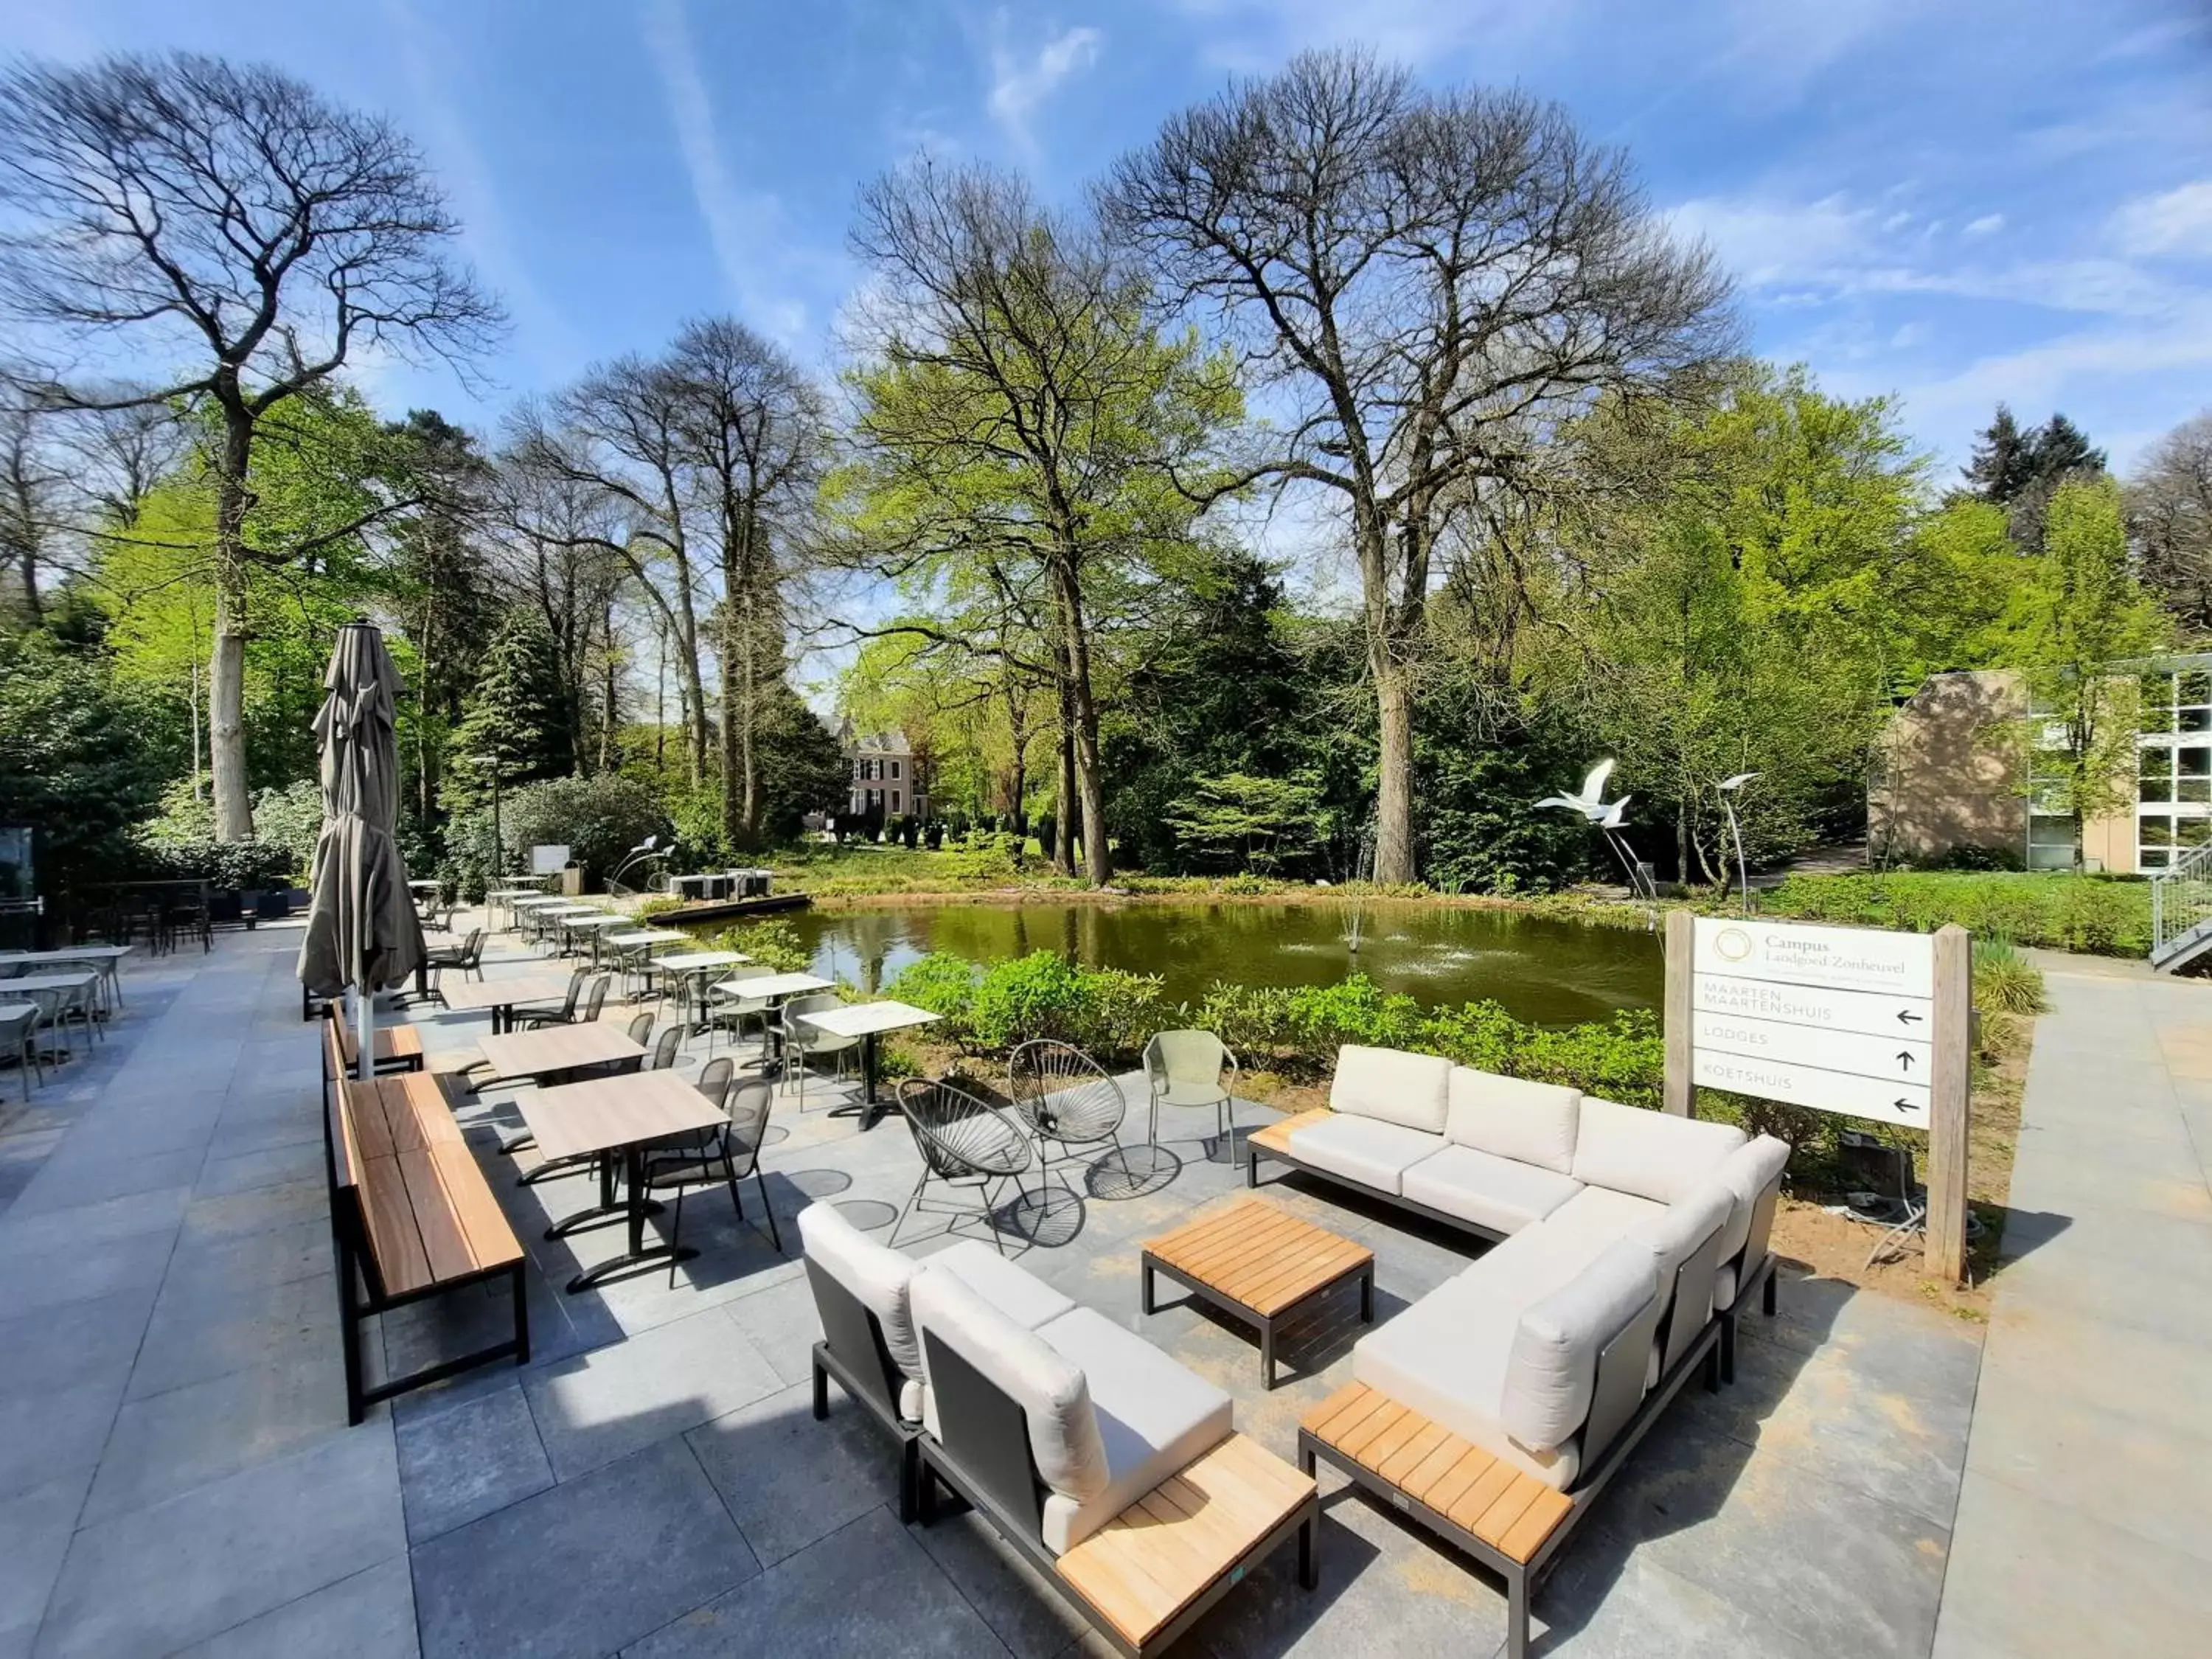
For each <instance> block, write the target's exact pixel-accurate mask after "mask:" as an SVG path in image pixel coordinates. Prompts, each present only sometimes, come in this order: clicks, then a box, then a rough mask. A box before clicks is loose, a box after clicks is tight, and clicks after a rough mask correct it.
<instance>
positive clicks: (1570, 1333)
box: [1498, 1239, 1659, 1451]
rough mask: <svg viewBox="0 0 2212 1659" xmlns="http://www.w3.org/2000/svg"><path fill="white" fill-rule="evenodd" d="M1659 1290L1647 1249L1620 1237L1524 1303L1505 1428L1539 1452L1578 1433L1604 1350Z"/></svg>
mask: <svg viewBox="0 0 2212 1659" xmlns="http://www.w3.org/2000/svg"><path fill="white" fill-rule="evenodd" d="M1658 1294H1659V1276H1658V1273H1656V1271H1655V1269H1654V1267H1653V1264H1652V1258H1651V1255H1650V1252H1649V1251H1647V1250H1645V1249H1642V1248H1640V1247H1639V1246H1638V1245H1637V1244H1636V1243H1632V1242H1631V1241H1629V1240H1627V1239H1623V1240H1621V1241H1620V1242H1619V1243H1614V1244H1611V1245H1608V1246H1607V1247H1606V1249H1604V1250H1603V1251H1602V1252H1601V1254H1600V1255H1599V1256H1598V1258H1597V1259H1596V1260H1595V1261H1593V1262H1591V1263H1590V1264H1589V1266H1588V1267H1584V1268H1583V1270H1582V1272H1580V1273H1577V1274H1576V1275H1575V1276H1574V1277H1573V1278H1572V1279H1569V1280H1568V1281H1567V1282H1566V1283H1565V1284H1564V1285H1560V1286H1559V1288H1558V1289H1557V1290H1555V1291H1552V1292H1551V1293H1550V1294H1549V1295H1547V1296H1545V1297H1541V1298H1539V1299H1538V1300H1537V1301H1536V1302H1534V1304H1531V1305H1530V1306H1529V1307H1528V1308H1527V1309H1525V1310H1523V1311H1522V1315H1521V1318H1520V1322H1519V1324H1518V1326H1517V1328H1516V1330H1515V1332H1514V1335H1513V1346H1512V1350H1511V1352H1510V1356H1509V1358H1508V1359H1507V1361H1506V1366H1505V1378H1504V1389H1503V1392H1502V1394H1501V1396H1500V1401H1499V1409H1498V1419H1499V1420H1500V1421H1501V1422H1502V1423H1503V1424H1504V1426H1505V1430H1506V1432H1507V1433H1509V1434H1510V1435H1511V1436H1512V1437H1514V1439H1515V1440H1516V1441H1517V1442H1519V1443H1521V1444H1522V1445H1523V1446H1527V1447H1528V1448H1530V1449H1532V1450H1538V1451H1542V1450H1548V1449H1551V1448H1552V1447H1553V1446H1556V1445H1558V1444H1559V1443H1560V1442H1562V1441H1564V1440H1566V1439H1569V1438H1571V1437H1573V1436H1574V1435H1576V1434H1577V1433H1578V1432H1580V1431H1581V1429H1582V1427H1583V1423H1584V1422H1585V1421H1586V1420H1587V1419H1589V1408H1590V1396H1591V1395H1592V1393H1593V1392H1594V1390H1595V1387H1596V1383H1597V1359H1598V1353H1599V1351H1600V1350H1601V1349H1602V1348H1603V1347H1604V1346H1605V1345H1606V1344H1607V1343H1608V1342H1610V1341H1612V1340H1613V1338H1615V1337H1616V1336H1618V1335H1620V1333H1621V1332H1622V1331H1624V1330H1626V1329H1627V1328H1628V1326H1629V1324H1630V1322H1632V1321H1633V1320H1634V1319H1635V1318H1636V1317H1637V1316H1638V1315H1639V1314H1642V1313H1644V1312H1645V1311H1646V1310H1649V1309H1650V1306H1651V1304H1652V1302H1653V1301H1654V1299H1655V1298H1656V1297H1657V1296H1658Z"/></svg>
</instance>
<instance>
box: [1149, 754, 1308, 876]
mask: <svg viewBox="0 0 2212 1659" xmlns="http://www.w3.org/2000/svg"><path fill="white" fill-rule="evenodd" d="M1194 783H1195V786H1196V787H1195V788H1194V793H1192V794H1191V795H1190V796H1189V797H1188V799H1183V800H1179V801H1176V802H1175V803H1174V804H1173V805H1171V806H1170V808H1169V809H1168V814H1167V825H1168V827H1169V828H1170V829H1172V830H1173V831H1174V832H1175V835H1176V840H1177V842H1180V843H1181V845H1182V848H1183V850H1184V851H1185V853H1186V854H1188V856H1189V858H1190V860H1191V861H1192V862H1193V863H1194V864H1195V865H1197V866H1200V868H1208V867H1210V868H1213V869H1224V868H1226V869H1233V870H1249V871H1253V872H1255V873H1258V874H1263V875H1273V874H1276V873H1278V872H1280V871H1282V870H1283V869H1284V868H1285V867H1286V866H1293V865H1297V864H1299V863H1302V862H1304V860H1306V859H1308V858H1309V857H1310V855H1311V854H1313V852H1314V851H1315V850H1316V848H1318V847H1319V846H1320V845H1321V844H1322V842H1324V841H1325V840H1326V839H1327V838H1328V829H1329V823H1328V814H1327V813H1326V812H1325V811H1324V810H1323V809H1322V795H1321V789H1320V787H1319V785H1318V784H1317V783H1316V781H1314V780H1313V779H1310V778H1306V777H1289V778H1255V777H1250V776H1248V775H1245V774H1243V773H1241V772H1231V773H1229V774H1227V775H1225V776H1222V777H1218V778H1199V779H1196V780H1194Z"/></svg>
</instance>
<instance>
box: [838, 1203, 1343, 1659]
mask: <svg viewBox="0 0 2212 1659" xmlns="http://www.w3.org/2000/svg"><path fill="white" fill-rule="evenodd" d="M799 1237H801V1239H802V1240H803V1241H804V1244H805V1261H806V1272H807V1277H808V1279H809V1280H810V1282H811V1285H812V1286H813V1291H814V1299H815V1305H816V1308H817V1311H818V1312H819V1314H820V1316H821V1319H822V1328H823V1340H821V1341H820V1342H818V1343H817V1344H816V1345H815V1346H814V1356H813V1358H814V1414H815V1416H816V1417H817V1419H821V1418H825V1417H826V1416H827V1415H828V1413H829V1386H828V1385H829V1378H830V1377H833V1376H834V1377H836V1379H837V1381H838V1383H839V1384H840V1385H841V1386H842V1388H843V1389H844V1390H845V1392H846V1393H847V1394H848V1395H850V1396H851V1397H852V1398H853V1399H854V1401H857V1402H858V1403H859V1404H860V1405H861V1406H862V1407H864V1408H865V1409H866V1410H867V1412H868V1413H870V1414H871V1415H872V1416H873V1417H874V1418H875V1419H877V1420H878V1422H879V1423H880V1424H882V1425H884V1427H885V1428H886V1429H887V1430H889V1431H890V1433H891V1434H892V1435H894V1436H895V1437H896V1438H897V1440H898V1442H899V1443H900V1447H901V1454H902V1462H901V1471H900V1480H899V1504H900V1510H901V1513H902V1516H903V1517H904V1518H906V1519H908V1520H911V1519H913V1518H914V1517H915V1516H916V1514H917V1513H918V1514H919V1515H920V1516H921V1519H922V1520H923V1521H924V1522H927V1521H928V1520H930V1519H931V1518H932V1516H933V1511H934V1507H935V1492H936V1487H937V1486H938V1485H939V1483H940V1482H941V1483H942V1484H943V1485H944V1486H947V1487H948V1488H950V1489H951V1491H952V1492H954V1493H955V1494H957V1496H958V1497H959V1498H963V1499H964V1500H965V1501H966V1502H968V1503H969V1504H971V1505H973V1506H974V1507H975V1510H977V1512H978V1513H980V1514H981V1515H982V1516H984V1517H985V1518H986V1519H987V1520H988V1521H989V1522H991V1524H992V1525H993V1526H994V1528H996V1529H997V1530H998V1531H999V1533H1000V1535H1001V1536H1003V1537H1005V1538H1006V1540H1007V1541H1008V1542H1010V1543H1011V1544H1012V1545H1013V1546H1014V1547H1016V1548H1017V1549H1018V1550H1019V1551H1020V1552H1021V1553H1023V1554H1024V1556H1025V1557H1026V1558H1027V1559H1029V1560H1030V1563H1031V1564H1032V1565H1035V1566H1036V1568H1037V1570H1038V1571H1041V1572H1042V1573H1043V1574H1044V1575H1045V1576H1046V1577H1048V1579H1049V1580H1051V1581H1052V1582H1053V1583H1054V1584H1055V1585H1056V1586H1057V1587H1058V1588H1059V1589H1060V1590H1061V1592H1062V1593H1063V1594H1064V1595H1066V1597H1067V1599H1068V1600H1069V1601H1070V1602H1071V1603H1073V1605H1074V1606H1075V1607H1077V1608H1078V1609H1079V1611H1081V1612H1082V1613H1084V1614H1085V1617H1086V1618H1087V1619H1088V1620H1090V1622H1091V1625H1092V1626H1094V1627H1095V1628H1096V1629H1097V1631H1098V1632H1099V1633H1100V1634H1101V1635H1102V1636H1103V1637H1104V1638H1106V1640H1107V1642H1108V1643H1109V1645H1111V1646H1112V1647H1113V1648H1114V1649H1115V1650H1116V1651H1117V1652H1120V1653H1122V1654H1124V1655H1127V1656H1129V1659H1142V1656H1149V1655H1152V1654H1154V1653H1157V1652H1158V1651H1160V1650H1162V1649H1163V1648H1165V1647H1166V1646H1168V1645H1169V1644H1171V1643H1173V1642H1174V1641H1175V1640H1176V1638H1178V1637H1180V1636H1181V1635H1182V1633H1183V1632H1185V1631H1186V1630H1188V1628H1189V1626H1191V1624H1192V1623H1194V1621H1195V1620H1197V1619H1198V1618H1199V1616H1200V1614H1202V1613H1204V1612H1205V1611H1206V1609H1207V1608H1208V1607H1211V1606H1212V1605H1213V1603H1214V1602H1215V1601H1218V1599H1219V1598H1220V1597H1221V1596H1222V1595H1224V1594H1225V1593H1226V1592H1227V1591H1228V1590H1229V1589H1230V1588H1231V1586H1233V1585H1234V1584H1235V1583H1237V1582H1238V1581H1239V1580H1241V1579H1242V1577H1243V1575H1244V1572H1245V1571H1246V1570H1247V1569H1248V1568H1249V1567H1250V1566H1253V1565H1256V1564H1257V1563H1258V1562H1259V1561H1260V1560H1261V1559H1262V1558H1264V1557H1265V1556H1267V1555H1268V1554H1269V1553H1272V1552H1273V1550H1274V1549H1275V1548H1276V1547H1278V1546H1279V1545H1280V1544H1282V1543H1283V1542H1285V1541H1287V1540H1288V1539H1289V1538H1290V1536H1291V1534H1293V1533H1295V1534H1297V1539H1298V1570H1299V1581H1300V1583H1302V1584H1304V1586H1306V1587H1307V1588H1308V1589H1310V1588H1312V1586H1313V1583H1314V1582H1315V1574H1316V1561H1315V1547H1316V1542H1317V1539H1316V1534H1317V1532H1318V1530H1319V1527H1320V1519H1321V1505H1320V1498H1319V1495H1318V1491H1317V1488H1316V1484H1315V1481H1314V1479H1313V1476H1312V1474H1311V1472H1310V1471H1308V1472H1307V1473H1305V1474H1300V1473H1299V1472H1298V1471H1297V1469H1294V1468H1292V1467H1291V1465H1290V1464H1288V1463H1286V1462H1284V1461H1283V1460H1282V1459H1281V1458H1279V1457H1277V1456H1275V1455H1273V1453H1271V1452H1268V1451H1267V1450H1266V1449H1263V1448H1261V1446H1260V1445H1259V1444H1258V1443H1256V1442H1254V1441H1251V1440H1249V1439H1247V1438H1246V1437H1243V1435H1240V1434H1238V1433H1237V1432H1236V1431H1235V1425H1234V1422H1233V1406H1232V1402H1231V1400H1230V1398H1229V1396H1228V1395H1225V1394H1224V1393H1223V1392H1222V1391H1221V1390H1220V1389H1217V1388H1215V1387H1214V1386H1213V1385H1212V1383H1207V1382H1206V1381H1205V1380H1204V1379H1203V1378H1201V1377H1199V1376H1196V1375H1194V1373H1192V1372H1191V1371H1189V1370H1186V1369H1185V1368H1184V1367H1183V1366H1182V1365H1180V1364H1177V1363H1176V1361H1175V1360H1173V1359H1171V1358H1169V1357H1168V1356H1167V1355H1165V1354H1164V1353H1162V1352H1160V1351H1159V1350H1158V1349H1157V1348H1155V1347H1153V1346H1152V1345H1151V1344H1150V1343H1148V1342H1146V1340H1144V1339H1143V1338H1142V1337H1139V1336H1136V1335H1134V1334H1131V1333H1130V1332H1128V1331H1127V1330H1124V1329H1123V1328H1121V1327H1120V1326H1119V1325H1116V1324H1115V1323H1114V1322H1112V1321H1111V1320H1109V1319H1107V1318H1105V1317H1104V1316H1102V1315H1100V1314H1098V1313H1097V1312H1096V1311H1094V1310H1091V1309H1089V1308H1085V1307H1082V1306H1079V1304H1076V1303H1075V1302H1073V1300H1071V1299H1070V1298H1069V1297H1066V1296H1064V1295H1062V1294H1061V1293H1060V1291H1056V1290H1054V1289H1053V1288H1052V1287H1051V1286H1050V1285H1046V1284H1045V1283H1043V1282H1042V1280H1040V1279H1036V1278H1035V1277H1034V1276H1032V1275H1031V1274H1030V1273H1028V1272H1027V1271H1025V1270H1024V1269H1023V1268H1022V1267H1018V1266H1016V1265H1015V1264H1013V1263H1012V1262H1010V1261H1006V1260H1005V1259H1004V1258H1002V1257H1001V1256H1000V1255H998V1253H997V1252H996V1251H994V1249H991V1248H990V1247H989V1246H988V1245H986V1244H982V1243H978V1242H976V1241H975V1240H962V1241H960V1242H959V1243H955V1244H952V1245H951V1246H950V1247H948V1248H947V1249H944V1250H942V1251H940V1252H939V1253H938V1254H936V1255H932V1256H930V1257H928V1258H927V1259H926V1260H924V1261H916V1260H915V1259H914V1258H913V1257H911V1256H908V1255H903V1254H902V1253H901V1252H899V1251H897V1250H894V1249H890V1248H889V1247H887V1246H885V1245H883V1244H879V1243H877V1242H876V1241H874V1240H873V1239H871V1238H869V1237H867V1236H866V1234H864V1233H862V1232H860V1231H859V1230H858V1229H857V1228H855V1227H854V1226H853V1225H852V1224H851V1223H850V1222H848V1220H846V1219H845V1218H844V1217H843V1216H842V1214H840V1213H839V1212H838V1211H837V1210H836V1208H835V1207H834V1206H831V1205H829V1204H815V1205H811V1206H809V1207H808V1208H806V1209H805V1210H804V1211H802V1212H800V1214H799Z"/></svg>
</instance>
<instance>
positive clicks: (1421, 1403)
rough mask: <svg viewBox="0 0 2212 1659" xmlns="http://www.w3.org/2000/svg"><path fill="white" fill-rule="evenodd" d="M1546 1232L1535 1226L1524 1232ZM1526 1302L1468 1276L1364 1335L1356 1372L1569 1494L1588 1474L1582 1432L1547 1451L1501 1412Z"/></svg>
mask: <svg viewBox="0 0 2212 1659" xmlns="http://www.w3.org/2000/svg"><path fill="white" fill-rule="evenodd" d="M1541 1231H1543V1228H1542V1227H1541V1226H1539V1227H1533V1228H1531V1229H1529V1230H1528V1232H1526V1233H1522V1234H1520V1235H1517V1237H1524V1238H1526V1237H1534V1236H1535V1235H1536V1234H1537V1233H1540V1232H1541ZM1500 1248H1501V1249H1502V1248H1503V1247H1502V1246H1501V1247H1500ZM1478 1265H1479V1264H1478ZM1521 1306H1522V1304H1521V1302H1520V1300H1519V1298H1518V1297H1517V1295H1516V1287H1515V1286H1513V1285H1510V1284H1507V1283H1499V1284H1496V1285H1488V1284H1485V1283H1483V1282H1481V1281H1479V1280H1477V1279H1474V1276H1473V1275H1472V1274H1471V1273H1462V1274H1461V1275H1460V1276H1459V1277H1458V1278H1456V1279H1449V1280H1447V1281H1446V1282H1445V1283H1444V1284H1443V1285H1439V1286H1438V1287H1437V1289H1435V1290H1433V1291H1430V1292H1429V1293H1428V1295H1426V1296H1425V1297H1422V1298H1421V1299H1420V1300H1419V1302H1416V1303H1415V1304H1413V1306H1412V1307H1410V1308H1408V1309H1407V1310H1405V1311H1404V1312H1403V1313H1401V1314H1400V1315H1398V1316H1397V1317H1395V1319H1393V1320H1391V1321H1390V1322H1389V1323H1388V1324H1386V1325H1383V1326H1382V1327H1381V1328H1378V1329H1376V1330H1374V1331H1371V1332H1370V1333H1369V1334H1367V1335H1365V1336H1364V1337H1362V1338H1360V1340H1359V1341H1358V1344H1357V1345H1356V1346H1354V1347H1353V1348H1352V1376H1353V1377H1354V1379H1356V1380H1357V1381H1358V1382H1361V1383H1365V1384H1366V1385H1367V1386H1368V1387H1369V1388H1370V1389H1376V1391H1378V1392H1379V1393H1382V1394H1385V1395H1389V1397H1390V1398H1391V1399H1393V1400H1395V1401H1397V1402H1398V1403H1399V1404H1400V1405H1401V1406H1404V1407H1407V1409H1409V1410H1411V1411H1415V1412H1419V1413H1420V1414H1421V1415H1422V1416H1423V1417H1425V1418H1427V1419H1429V1420H1430V1421H1431V1422H1432V1423H1437V1424H1441V1425H1443V1427H1445V1428H1446V1429H1449V1431H1451V1432H1452V1433H1454V1434H1455V1435H1458V1436H1459V1437H1461V1438H1462V1439H1463V1440H1468V1441H1472V1442H1473V1443H1474V1444H1476V1445H1478V1446H1480V1447H1481V1448H1482V1449H1484V1450H1485V1451H1487V1452H1490V1453H1492V1454H1493V1455H1496V1456H1498V1457H1500V1458H1503V1459H1504V1461H1505V1462H1508V1463H1510V1464H1511V1465H1512V1466H1513V1467H1514V1468H1518V1469H1524V1470H1526V1471H1527V1472H1528V1474H1533V1475H1534V1476H1535V1477H1536V1478H1537V1479H1538V1480H1541V1481H1543V1482H1544V1483H1545V1484H1546V1485H1547V1486H1555V1487H1558V1488H1559V1489H1560V1490H1562V1491H1564V1490H1565V1489H1566V1488H1567V1487H1569V1486H1572V1485H1573V1484H1574V1481H1575V1477H1576V1476H1577V1475H1578V1474H1581V1472H1582V1448H1581V1441H1580V1437H1579V1436H1571V1437H1568V1438H1567V1439H1565V1441H1562V1442H1561V1443H1559V1444H1558V1445H1556V1446H1553V1447H1550V1448H1547V1449H1541V1450H1539V1449H1532V1448H1530V1447H1528V1446H1524V1445H1522V1444H1521V1443H1519V1442H1518V1441H1516V1439H1514V1437H1512V1436H1511V1435H1510V1434H1509V1433H1508V1432H1507V1431H1506V1430H1505V1426H1504V1423H1503V1422H1502V1421H1501V1420H1500V1417H1499V1408H1500V1403H1501V1400H1502V1397H1503V1395H1504V1385H1505V1370H1506V1366H1507V1364H1509V1363H1510V1358H1511V1356H1512V1348H1513V1340H1514V1336H1515V1334H1516V1331H1517V1330H1518V1328H1519V1326H1520V1310H1521Z"/></svg>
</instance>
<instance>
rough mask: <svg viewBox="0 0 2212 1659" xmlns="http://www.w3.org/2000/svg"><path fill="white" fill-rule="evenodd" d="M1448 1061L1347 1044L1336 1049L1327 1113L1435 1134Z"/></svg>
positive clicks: (1442, 1105) (1448, 1076)
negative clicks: (1333, 1077) (1361, 1118)
mask: <svg viewBox="0 0 2212 1659" xmlns="http://www.w3.org/2000/svg"><path fill="white" fill-rule="evenodd" d="M1451 1069H1452V1067H1451V1061H1449V1060H1446V1059H1444V1058H1443V1056H1442V1055H1440V1054H1407V1053H1405V1052H1404V1051H1403V1050H1401V1049H1397V1048H1362V1047H1360V1046H1359V1045H1358V1043H1356V1042H1347V1043H1346V1044H1345V1045H1344V1046H1343V1047H1342V1048H1339V1049H1338V1050H1337V1051H1336V1077H1335V1079H1334V1081H1333V1082H1331V1083H1330V1085H1329V1089H1328V1104H1329V1109H1330V1110H1331V1111H1334V1112H1340V1113H1342V1114H1343V1115H1346V1116H1347V1117H1364V1118H1373V1119H1375V1120H1376V1121H1379V1122H1383V1123H1396V1124H1401V1125H1403V1126H1404V1127H1407V1128H1408V1129H1419V1130H1421V1131H1422V1132H1423V1133H1427V1134H1432V1135H1440V1134H1442V1133H1443V1132H1444V1114H1445V1112H1446V1110H1447V1109H1448V1105H1449V1100H1448V1095H1449V1088H1450V1082H1451Z"/></svg>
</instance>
